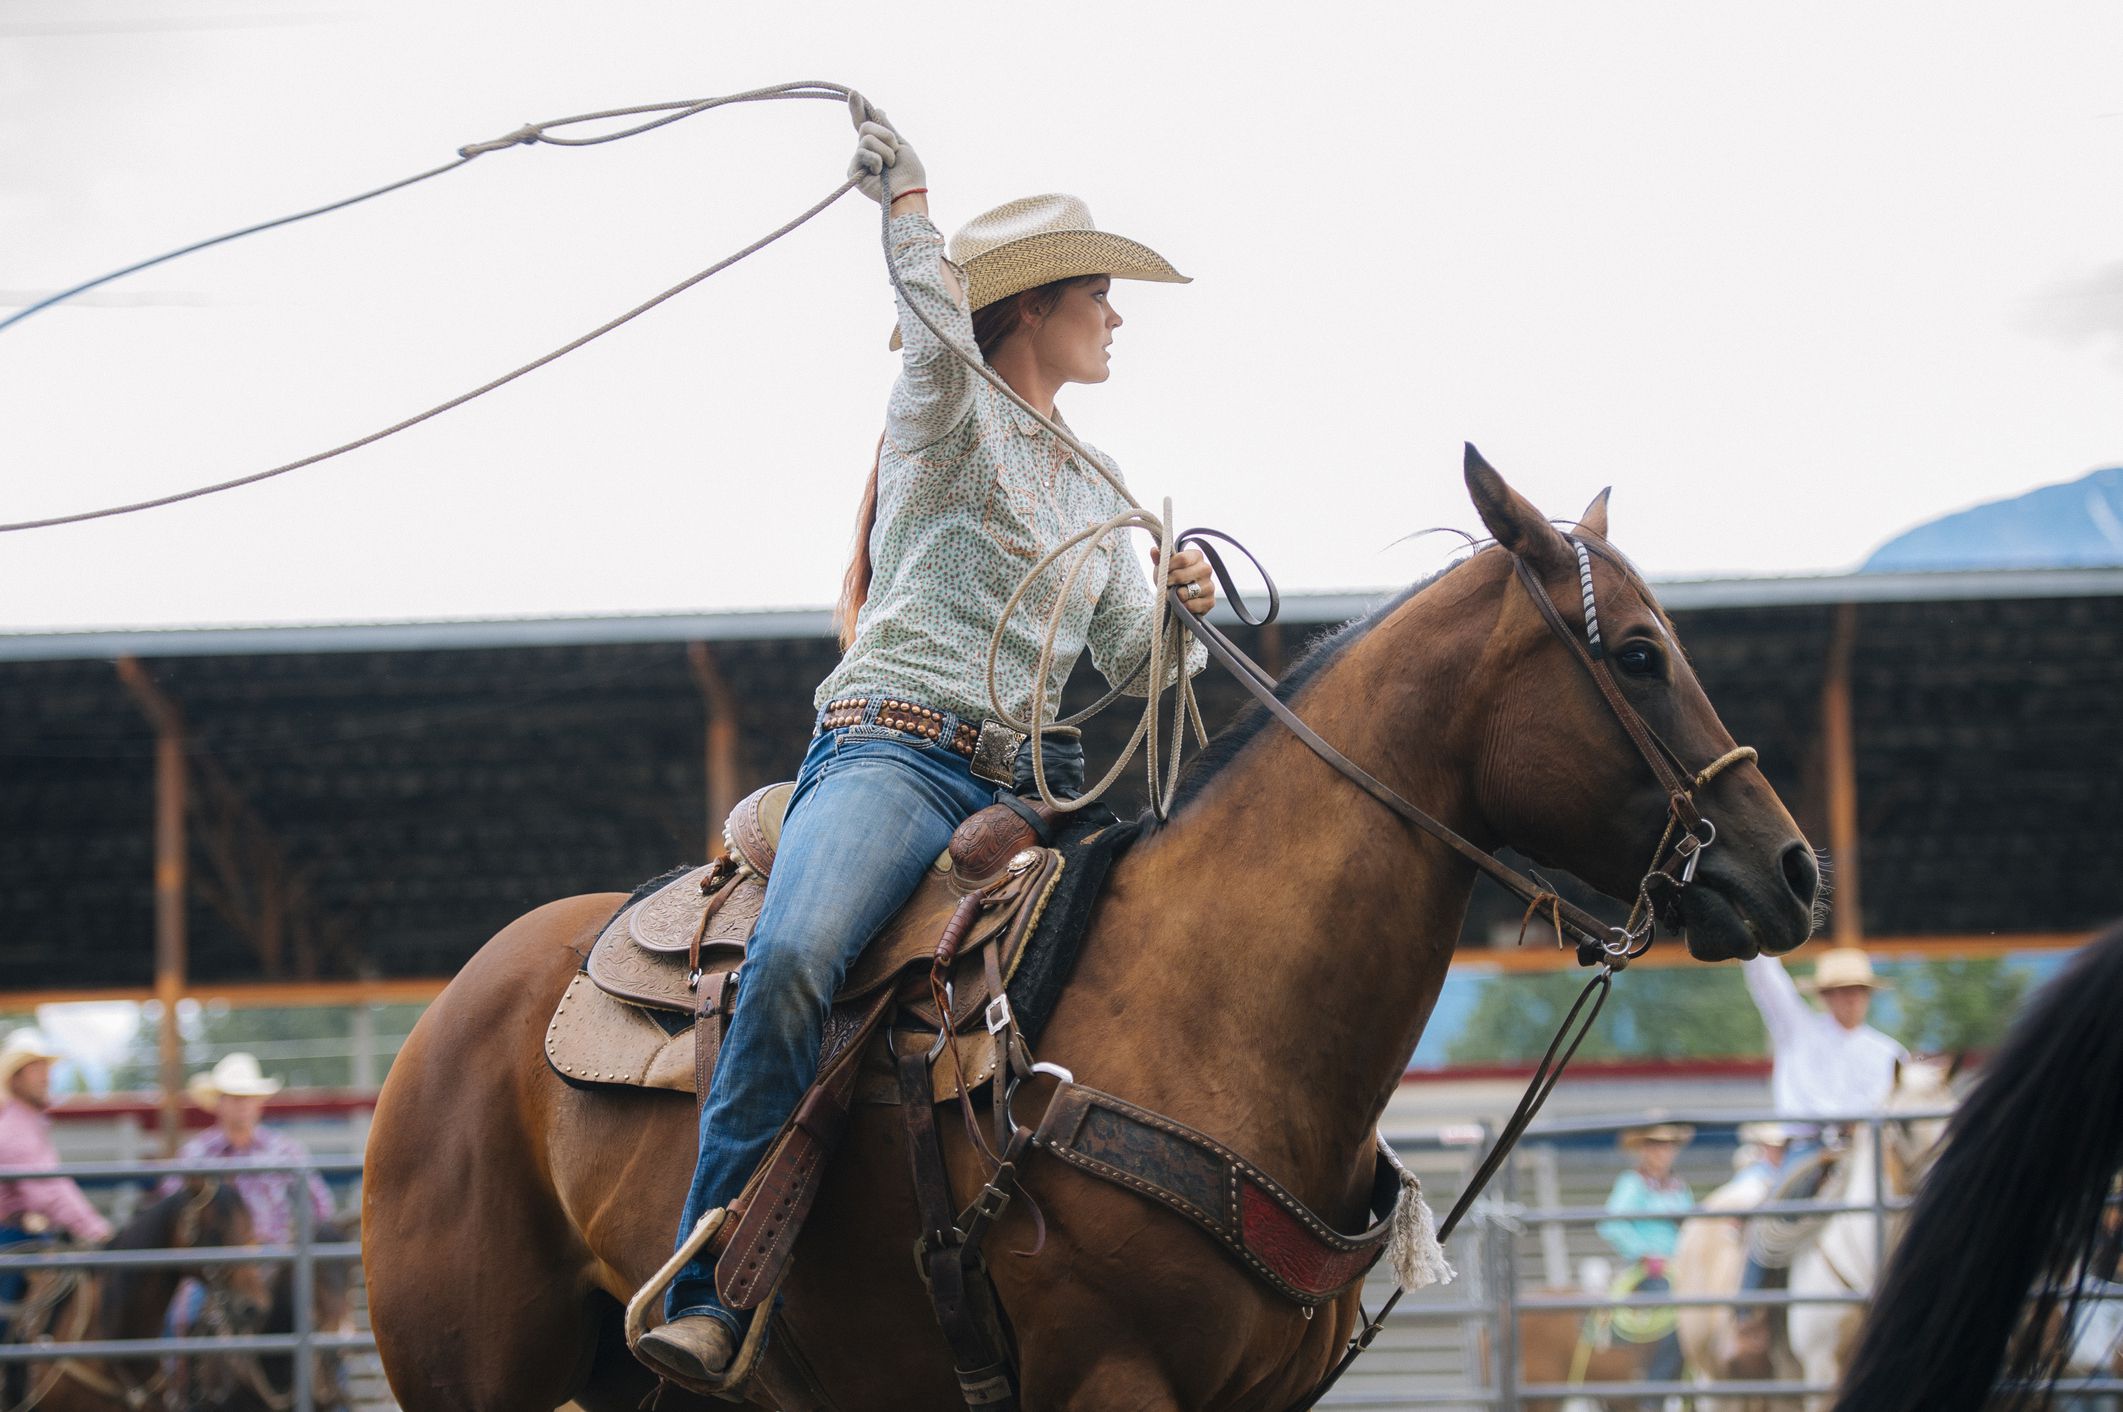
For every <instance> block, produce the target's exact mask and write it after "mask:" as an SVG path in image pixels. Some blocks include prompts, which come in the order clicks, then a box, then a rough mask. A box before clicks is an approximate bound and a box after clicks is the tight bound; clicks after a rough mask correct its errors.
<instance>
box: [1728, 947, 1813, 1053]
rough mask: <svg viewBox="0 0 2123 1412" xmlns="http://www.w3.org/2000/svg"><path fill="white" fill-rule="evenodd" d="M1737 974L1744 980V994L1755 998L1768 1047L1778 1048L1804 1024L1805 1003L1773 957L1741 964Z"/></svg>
mask: <svg viewBox="0 0 2123 1412" xmlns="http://www.w3.org/2000/svg"><path fill="white" fill-rule="evenodd" d="M1740 970H1741V972H1742V973H1743V974H1744V975H1745V976H1746V977H1747V993H1748V994H1749V995H1750V996H1752V997H1754V1008H1755V1009H1757V1010H1759V1011H1761V1012H1762V1023H1763V1025H1765V1026H1766V1027H1767V1028H1768V1030H1769V1044H1770V1047H1771V1048H1772V1049H1775V1048H1779V1047H1781V1046H1782V1045H1784V1044H1785V1043H1786V1042H1787V1041H1789V1040H1790V1038H1791V1037H1792V1036H1793V1035H1795V1034H1797V1033H1798V1032H1799V1027H1800V1026H1801V1025H1803V1024H1805V1023H1806V1013H1807V1012H1806V1002H1805V1001H1804V1000H1801V999H1800V998H1799V988H1798V986H1797V985H1795V984H1793V982H1792V979H1791V976H1790V973H1789V972H1787V971H1785V969H1784V963H1783V962H1782V961H1779V960H1778V959H1777V958H1776V957H1774V956H1757V957H1755V958H1754V959H1753V960H1752V961H1746V962H1742V963H1741V966H1740Z"/></svg>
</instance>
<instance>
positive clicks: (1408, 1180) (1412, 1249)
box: [1386, 1168, 1455, 1289]
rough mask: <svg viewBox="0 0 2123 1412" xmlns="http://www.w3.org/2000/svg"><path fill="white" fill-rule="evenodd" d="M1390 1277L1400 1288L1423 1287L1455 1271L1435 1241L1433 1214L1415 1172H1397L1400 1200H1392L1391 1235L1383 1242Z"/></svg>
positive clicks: (1446, 1278)
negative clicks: (1390, 1272) (1398, 1174)
mask: <svg viewBox="0 0 2123 1412" xmlns="http://www.w3.org/2000/svg"><path fill="white" fill-rule="evenodd" d="M1386 1258H1387V1259H1389V1260H1391V1261H1392V1262H1393V1278H1394V1279H1395V1280H1396V1281H1398V1282H1399V1284H1400V1287H1401V1288H1402V1289H1426V1288H1428V1287H1429V1286H1431V1285H1442V1284H1450V1283H1452V1280H1453V1277H1454V1274H1455V1271H1454V1270H1453V1268H1452V1265H1451V1264H1450V1262H1448V1261H1447V1260H1446V1259H1445V1248H1444V1247H1443V1246H1441V1245H1439V1244H1438V1243H1437V1217H1436V1215H1435V1214H1433V1213H1432V1212H1431V1210H1430V1203H1429V1202H1427V1201H1425V1200H1423V1184H1422V1183H1421V1182H1419V1181H1417V1180H1416V1177H1415V1173H1413V1172H1410V1171H1408V1170H1406V1169H1405V1168H1404V1169H1403V1170H1402V1172H1401V1195H1400V1200H1398V1201H1396V1202H1394V1203H1393V1235H1392V1236H1391V1237H1390V1238H1389V1239H1388V1240H1387V1242H1386Z"/></svg>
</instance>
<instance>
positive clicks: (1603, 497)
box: [1578, 485, 1614, 539]
mask: <svg viewBox="0 0 2123 1412" xmlns="http://www.w3.org/2000/svg"><path fill="white" fill-rule="evenodd" d="M1612 494H1614V487H1613V486H1611V485H1610V486H1608V487H1607V488H1605V489H1604V490H1602V491H1601V492H1600V493H1599V494H1598V495H1595V496H1593V497H1592V503H1591V504H1590V505H1587V506H1586V507H1585V513H1584V514H1582V515H1580V516H1578V528H1579V529H1581V530H1583V531H1584V532H1585V533H1586V534H1589V535H1591V536H1593V538H1595V539H1605V538H1606V537H1607V497H1608V496H1610V495H1612Z"/></svg>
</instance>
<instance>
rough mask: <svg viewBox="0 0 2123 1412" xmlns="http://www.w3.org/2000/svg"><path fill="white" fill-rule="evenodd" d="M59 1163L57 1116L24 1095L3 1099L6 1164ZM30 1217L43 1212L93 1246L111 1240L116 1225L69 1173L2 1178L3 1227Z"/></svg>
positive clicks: (0, 1150)
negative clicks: (54, 1131) (54, 1135)
mask: <svg viewBox="0 0 2123 1412" xmlns="http://www.w3.org/2000/svg"><path fill="white" fill-rule="evenodd" d="M58 1165H59V1150H58V1149H57V1148H56V1147H54V1146H53V1145H52V1120H51V1119H50V1118H48V1117H46V1116H45V1115H44V1114H42V1113H40V1112H38V1111H37V1110H36V1109H35V1108H32V1107H30V1106H29V1105H28V1104H27V1103H24V1102H23V1101H22V1100H21V1099H19V1098H10V1099H7V1100H5V1101H0V1168H5V1167H22V1168H39V1167H56V1166H58ZM25 1216H41V1217H43V1218H44V1219H45V1220H47V1221H50V1222H51V1223H52V1224H53V1225H55V1226H57V1227H59V1228H60V1229H61V1230H63V1231H65V1232H66V1233H67V1234H68V1235H71V1236H72V1237H73V1238H74V1239H75V1240H78V1241H82V1242H85V1243H87V1244H89V1245H100V1244H102V1243H103V1242H104V1241H106V1240H109V1239H110V1238H111V1223H110V1222H109V1221H106V1220H104V1219H103V1216H102V1214H101V1213H100V1212H98V1211H97V1210H96V1208H95V1207H94V1206H91V1205H90V1204H89V1200H88V1198H87V1197H86V1196H84V1195H82V1194H81V1188H80V1187H78V1186H76V1185H74V1183H73V1182H72V1180H70V1179H69V1178H66V1177H28V1178H22V1179H19V1180H15V1181H9V1180H7V1179H6V1178H5V1177H4V1176H0V1226H20V1225H22V1224H23V1217H25Z"/></svg>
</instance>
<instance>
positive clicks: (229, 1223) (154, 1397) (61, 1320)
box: [23, 1177, 266, 1412]
mask: <svg viewBox="0 0 2123 1412" xmlns="http://www.w3.org/2000/svg"><path fill="white" fill-rule="evenodd" d="M250 1244H252V1238H251V1213H250V1208H249V1207H247V1206H245V1205H244V1204H243V1198H242V1196H240V1195H239V1194H238V1193H237V1191H236V1189H235V1188H234V1187H232V1186H230V1185H228V1184H227V1183H225V1182H217V1181H213V1180H211V1179H201V1178H196V1177H195V1178H191V1179H189V1180H188V1181H187V1182H186V1184H185V1185H184V1186H183V1187H182V1188H180V1189H179V1190H177V1191H175V1192H172V1193H171V1194H170V1195H168V1196H166V1197H163V1198H162V1199H161V1200H160V1201H157V1202H155V1203H153V1204H152V1205H150V1206H148V1207H147V1209H145V1210H144V1211H142V1212H140V1213H139V1214H138V1215H137V1216H135V1217H133V1219H132V1220H130V1221H128V1222H126V1224H125V1225H124V1226H123V1227H122V1228H120V1230H119V1231H118V1233H117V1234H116V1235H114V1236H112V1237H111V1241H110V1244H109V1246H108V1247H107V1249H110V1250H189V1249H193V1248H201V1249H204V1248H207V1247H211V1246H220V1245H250ZM188 1275H189V1276H191V1277H193V1278H195V1279H200V1280H204V1281H206V1282H207V1286H208V1298H209V1301H210V1302H211V1303H212V1304H213V1305H214V1307H215V1308H216V1309H217V1310H220V1311H222V1312H223V1313H225V1315H226V1317H227V1318H228V1319H229V1321H230V1322H231V1323H232V1324H234V1325H236V1326H237V1327H239V1328H249V1327H251V1326H253V1325H255V1324H256V1322H257V1320H258V1318H259V1317H260V1316H261V1315H263V1313H264V1312H265V1300H266V1285H265V1276H264V1275H263V1273H261V1272H260V1270H259V1268H258V1267H257V1266H255V1265H216V1266H210V1267H200V1268H196V1269H187V1268H182V1267H177V1268H172V1267H168V1266H165V1267H162V1268H158V1269H138V1270H113V1271H109V1272H105V1273H99V1274H92V1275H88V1276H85V1277H84V1278H83V1279H82V1280H81V1281H80V1282H79V1283H78V1284H76V1285H75V1286H74V1289H73V1293H72V1294H71V1295H69V1296H68V1297H67V1298H66V1300H65V1301H64V1302H63V1303H61V1304H60V1305H59V1306H58V1307H56V1308H55V1309H54V1310H53V1311H52V1316H51V1319H50V1321H49V1323H48V1324H47V1325H46V1326H45V1327H46V1329H47V1330H48V1331H49V1333H50V1334H51V1336H52V1338H53V1340H54V1341H58V1342H67V1343H75V1342H82V1341H87V1340H101V1339H141V1338H160V1337H161V1336H162V1332H163V1321H164V1319H165V1317H166V1316H167V1314H168V1312H169V1307H170V1301H171V1300H172V1299H173V1298H175V1297H176V1293H177V1286H178V1284H179V1283H180V1282H181V1281H182V1280H183V1279H184V1278H185V1277H186V1276H188ZM176 1372H177V1368H176V1365H174V1364H171V1363H168V1362H166V1361H165V1360H163V1359H161V1358H112V1359H85V1358H68V1359H62V1360H59V1361H57V1362H55V1363H50V1364H36V1363H33V1364H30V1365H28V1380H27V1381H26V1383H25V1384H24V1385H23V1386H24V1389H25V1391H26V1392H27V1393H29V1394H32V1395H36V1394H37V1393H38V1389H40V1388H42V1389H44V1391H43V1392H42V1394H41V1395H36V1396H35V1400H34V1402H33V1404H32V1405H34V1406H35V1407H36V1408H37V1409H38V1412H138V1409H139V1408H141V1407H144V1406H160V1405H162V1404H163V1401H164V1399H165V1398H167V1397H168V1396H169V1395H170V1393H171V1387H170V1384H171V1382H172V1379H173V1377H174V1376H175V1375H176ZM26 1400H27V1399H26Z"/></svg>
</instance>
